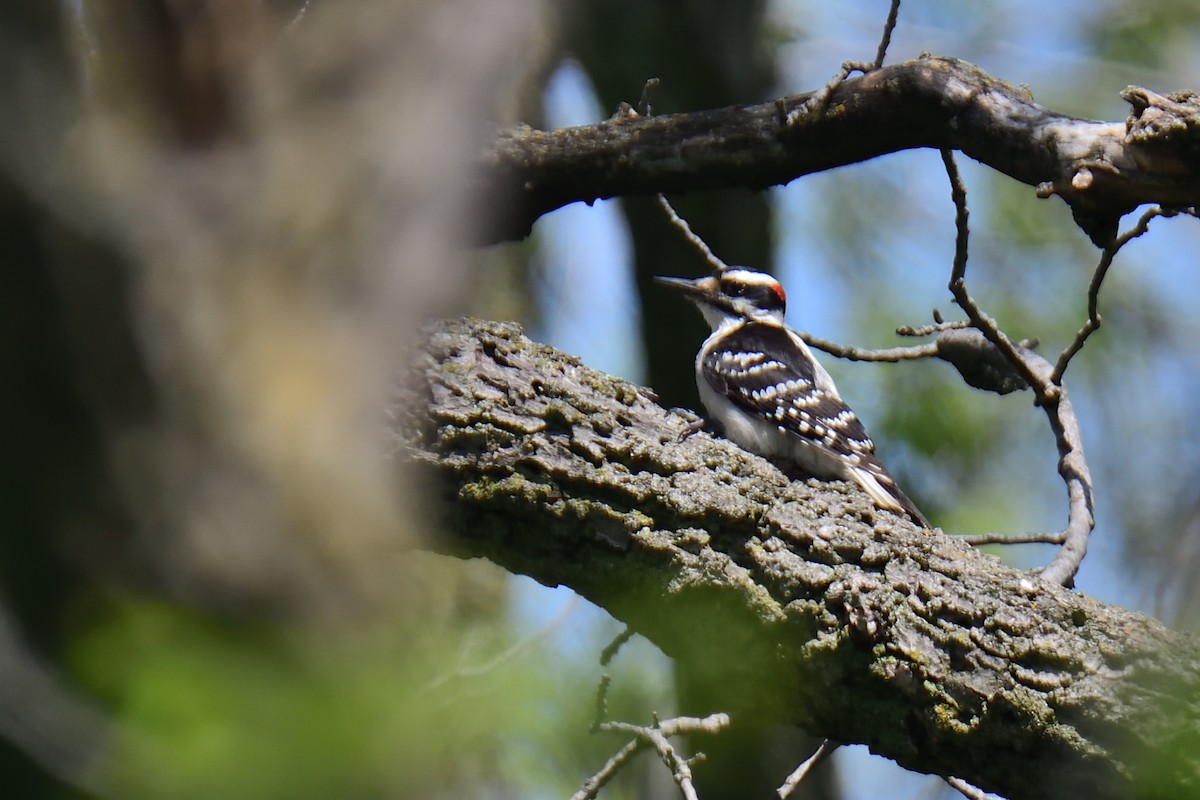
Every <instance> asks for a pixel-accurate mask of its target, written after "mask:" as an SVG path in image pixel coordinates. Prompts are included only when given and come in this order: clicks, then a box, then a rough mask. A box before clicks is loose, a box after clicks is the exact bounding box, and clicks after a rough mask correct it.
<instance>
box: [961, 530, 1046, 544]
mask: <svg viewBox="0 0 1200 800" xmlns="http://www.w3.org/2000/svg"><path fill="white" fill-rule="evenodd" d="M954 538H955V539H958V540H959V541H961V542H966V543H967V544H971V545H976V546H978V545H982V544H1062V543H1063V542H1065V541H1066V539H1067V535H1066V532H1065V531H1057V532H1053V533H1051V532H1046V533H1016V534H1006V533H974V534H966V535H963V536H955V537H954Z"/></svg>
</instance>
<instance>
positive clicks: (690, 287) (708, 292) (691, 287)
mask: <svg viewBox="0 0 1200 800" xmlns="http://www.w3.org/2000/svg"><path fill="white" fill-rule="evenodd" d="M654 282H655V283H658V284H662V285H663V286H667V287H670V288H671V289H674V290H675V291H677V292H679V293H680V294H682V295H683V296H684V297H687V298H689V299H691V298H695V299H701V298H706V297H712V295H713V292H714V290H715V289H716V286H717V281H716V279H715V278H713V277H712V276H711V275H708V276H705V277H703V278H696V279H695V280H688V279H686V278H667V277H664V276H661V275H656V276H655V278H654Z"/></svg>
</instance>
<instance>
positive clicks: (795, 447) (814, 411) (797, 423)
mask: <svg viewBox="0 0 1200 800" xmlns="http://www.w3.org/2000/svg"><path fill="white" fill-rule="evenodd" d="M699 367H700V372H701V375H702V376H703V380H704V381H705V382H707V384H708V387H709V388H711V390H712V392H713V393H715V394H716V395H718V396H720V397H723V398H725V399H726V400H728V401H730V402H731V403H732V404H733V406H734V407H736V408H737V409H738V410H740V411H742V412H744V413H746V414H748V415H750V417H752V418H753V419H755V420H759V421H761V422H762V423H765V424H764V425H762V426H754V429H755V430H754V432H753V433H752V434H749V433H746V431H747V430H748V428H747V427H745V426H743V427H742V429H741V430H742V433H741V435H740V436H739V435H736V434H735V435H731V436H730V438H732V439H733V440H734V441H737V442H738V444H741V445H742V446H744V447H747V448H749V449H752V450H756V451H758V452H760V453H765V454H775V455H785V456H790V457H791V458H792V459H793V460H795V461H796V462H797V464H798V465H799V466H801V467H802V468H804V469H805V470H807V471H809V472H811V473H813V474H815V475H819V476H822V477H839V478H847V479H851V480H853V481H855V482H856V483H858V484H859V485H860V486H861V487H862V488H863V490H865V491H866V492H867V494H869V495H870V496H871V498H872V499H873V500H874V501H875V503H876V505H878V506H880V507H882V508H887V509H890V510H892V511H896V512H899V513H902V514H905V515H907V516H909V517H910V518H912V519H913V521H914V522H917V523H918V524H920V525H922V526H924V527H929V523H928V521H927V520H926V519H925V517H924V516H923V515H922V514H921V512H920V511H919V510H918V509H917V508H916V506H914V505H913V503H912V501H911V500H909V499H908V497H907V496H906V495H905V494H904V492H902V491H900V489H899V487H897V486H896V481H895V480H894V479H893V478H892V476H891V475H890V474H889V473H888V471H887V469H886V468H885V467H884V466H883V464H882V463H881V462H880V461H879V459H878V458H877V457H876V456H875V443H874V442H872V441H871V437H870V436H868V435H867V432H866V429H865V428H863V425H862V422H861V421H860V420H859V419H858V416H857V415H856V414H855V413H854V411H852V410H851V409H850V407H849V406H847V405H846V404H845V403H844V402H843V401H842V399H841V397H840V396H839V395H838V393H837V387H836V386H834V384H833V381H832V380H831V379H830V378H829V375H828V373H826V372H825V370H824V369H823V368H822V367H821V366H820V364H819V363H818V362H817V361H816V359H815V358H813V356H812V353H811V352H810V351H809V349H808V347H807V346H806V345H805V344H804V342H803V341H802V340H801V339H800V338H799V337H798V336H796V335H795V334H794V333H792V332H791V331H789V330H788V329H787V328H785V327H783V326H781V325H774V324H768V323H762V322H756V321H748V322H746V323H744V324H741V325H739V326H737V327H736V328H734V329H733V330H730V331H728V332H726V333H725V334H724V335H723V336H721V337H719V338H718V337H714V340H713V341H712V343H711V346H709V347H706V348H705V349H704V350H703V351H702V352H701V354H700V358H699ZM702 393H703V392H702ZM727 427H728V425H727ZM739 438H741V439H746V441H739ZM760 438H765V439H769V440H767V441H759V440H758V439H760Z"/></svg>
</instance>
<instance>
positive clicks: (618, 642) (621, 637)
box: [600, 627, 634, 667]
mask: <svg viewBox="0 0 1200 800" xmlns="http://www.w3.org/2000/svg"><path fill="white" fill-rule="evenodd" d="M633 636H634V631H633V628H628V627H627V628H625V630H623V631H621V632H620V633H618V634H617V635H616V637H614V638H613V640H612V641H611V642H609V643H608V644H607V645H605V647H604V649H603V650H601V651H600V666H602V667H607V666H608V662H610V661H612V660H613V659H614V658H616V656H617V652H618V651H620V649H621V648H622V647H623V646H624V645H625V643H626V642H628V641H629V640H630V639H632V638H633Z"/></svg>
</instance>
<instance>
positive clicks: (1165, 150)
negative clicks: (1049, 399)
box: [481, 56, 1200, 246]
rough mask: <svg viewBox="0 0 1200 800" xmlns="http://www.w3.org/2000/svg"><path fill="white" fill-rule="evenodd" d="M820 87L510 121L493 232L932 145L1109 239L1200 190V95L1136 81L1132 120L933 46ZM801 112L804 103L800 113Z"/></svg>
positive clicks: (765, 182) (495, 156) (494, 178)
mask: <svg viewBox="0 0 1200 800" xmlns="http://www.w3.org/2000/svg"><path fill="white" fill-rule="evenodd" d="M810 96H811V95H810V94H803V95H796V96H793V97H787V98H783V99H781V100H778V101H776V102H774V103H764V104H761V105H747V106H730V107H727V108H720V109H714V110H708V111H696V112H692V113H686V114H670V115H663V116H657V117H642V116H639V115H638V114H637V113H636V112H634V111H633V110H632V109H625V110H624V111H622V112H618V113H617V114H616V115H614V116H613V117H612V118H611V119H609V120H606V121H604V122H601V123H598V124H596V125H585V126H580V127H576V128H567V129H564V130H558V131H549V132H547V131H539V130H534V129H532V128H520V129H515V130H508V131H501V132H500V133H498V134H497V135H496V138H495V140H494V141H493V143H492V144H491V146H490V147H489V148H488V150H487V152H486V153H485V154H484V158H483V163H482V168H483V170H482V173H483V174H482V180H483V182H484V184H485V187H486V188H485V192H484V196H486V197H488V198H489V205H488V208H489V211H493V212H494V213H493V214H492V215H491V223H490V227H488V228H487V229H485V230H483V231H482V232H481V235H482V238H483V239H484V240H486V241H496V240H503V239H514V238H521V237H523V236H525V235H526V234H527V233H528V232H529V229H530V226H532V225H533V223H534V221H535V220H536V219H537V218H538V217H539V216H541V215H542V214H545V213H546V212H548V211H552V210H554V209H555V208H558V207H560V206H563V205H566V204H567V203H572V202H576V201H580V200H583V201H585V202H591V201H593V200H596V199H599V198H607V197H615V196H618V195H630V194H653V193H655V192H672V191H678V192H683V191H691V190H696V189H716V188H729V187H735V186H737V187H750V188H766V187H768V186H774V185H776V184H781V183H786V182H788V181H790V180H792V179H794V178H798V177H800V176H801V175H807V174H810V173H813V172H819V171H822V170H826V169H832V168H833V167H838V166H844V165H846V164H852V163H856V162H859V161H864V160H866V159H869V158H873V157H875V156H880V155H884V154H886V153H893V152H896V151H898V150H906V149H910V148H916V147H933V148H951V149H955V150H961V151H962V152H963V153H965V154H966V155H968V156H970V157H971V158H974V159H976V160H978V161H981V162H983V163H985V164H987V165H989V166H991V167H993V168H995V169H997V170H999V171H1001V172H1003V173H1005V174H1006V175H1009V176H1011V177H1013V178H1015V179H1017V180H1019V181H1022V182H1023V183H1027V184H1030V185H1032V186H1036V187H1037V191H1038V194H1039V196H1042V197H1049V196H1051V195H1055V194H1057V195H1059V196H1060V197H1062V198H1063V200H1065V201H1066V202H1067V203H1068V204H1069V205H1070V207H1071V210H1072V212H1073V213H1074V216H1075V220H1076V222H1077V223H1078V224H1079V226H1080V227H1081V228H1082V229H1083V230H1084V231H1085V232H1086V233H1087V234H1088V235H1089V236H1090V237H1091V238H1092V240H1093V241H1094V242H1095V243H1096V244H1097V245H1101V246H1103V245H1105V244H1107V243H1109V242H1110V241H1111V240H1112V239H1113V237H1114V235H1115V233H1116V226H1117V223H1118V221H1119V220H1120V217H1121V216H1122V215H1123V214H1125V213H1127V212H1128V211H1131V210H1132V209H1134V208H1136V207H1137V206H1139V205H1141V204H1143V203H1158V204H1161V205H1163V206H1165V207H1172V208H1183V207H1191V206H1195V205H1197V204H1200V159H1197V157H1196V153H1197V151H1200V97H1197V96H1196V95H1194V94H1192V93H1183V94H1177V95H1168V96H1164V95H1159V94H1156V93H1154V92H1151V91H1149V90H1146V89H1140V88H1137V87H1132V86H1131V87H1129V88H1128V89H1126V90H1125V92H1123V93H1122V97H1124V98H1125V99H1126V100H1128V101H1129V103H1130V104H1131V106H1132V110H1131V112H1130V115H1129V118H1128V119H1127V120H1125V121H1124V122H1095V121H1092V120H1084V119H1079V118H1076V117H1071V116H1068V115H1065V114H1060V113H1058V112H1055V111H1052V110H1050V109H1047V108H1044V107H1043V106H1040V105H1038V104H1037V103H1035V102H1034V101H1033V96H1032V95H1031V94H1030V93H1029V91H1028V90H1026V89H1021V88H1017V87H1015V86H1013V85H1012V84H1009V83H1007V82H1005V81H1002V80H998V79H996V78H993V77H991V76H990V75H988V74H987V73H985V72H983V70H981V69H979V68H978V67H976V66H974V65H972V64H968V63H967V62H965V61H960V60H958V59H952V58H942V57H932V56H931V57H924V58H920V59H917V60H915V61H907V62H904V63H902V64H896V65H893V66H889V67H883V68H881V69H878V70H875V71H873V72H870V73H868V74H866V75H863V76H862V77H859V78H854V79H851V80H847V81H845V82H844V83H842V84H840V85H839V86H838V87H837V88H835V89H834V90H833V92H832V94H831V95H830V96H829V102H828V104H827V105H826V106H825V107H824V108H823V109H822V108H815V109H806V108H805V101H806V100H808V99H809V97H810ZM789 114H791V115H792V116H791V117H790V118H789Z"/></svg>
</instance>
